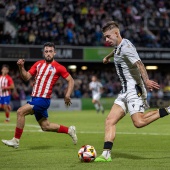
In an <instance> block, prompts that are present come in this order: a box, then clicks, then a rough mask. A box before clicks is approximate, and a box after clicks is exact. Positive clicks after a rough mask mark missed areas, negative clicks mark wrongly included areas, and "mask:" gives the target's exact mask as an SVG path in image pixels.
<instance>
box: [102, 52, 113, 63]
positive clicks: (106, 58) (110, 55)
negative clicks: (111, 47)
mask: <svg viewBox="0 0 170 170" xmlns="http://www.w3.org/2000/svg"><path fill="white" fill-rule="evenodd" d="M111 57H114V51H112V52H111V53H109V54H108V55H107V56H106V57H104V59H103V63H104V64H107V63H109V62H110V58H111Z"/></svg>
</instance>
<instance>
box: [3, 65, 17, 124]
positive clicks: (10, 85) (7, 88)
mask: <svg viewBox="0 0 170 170" xmlns="http://www.w3.org/2000/svg"><path fill="white" fill-rule="evenodd" d="M1 72H2V75H0V108H2V109H3V110H4V111H5V116H6V119H5V122H6V123H8V122H9V121H10V108H11V107H10V101H11V90H12V89H14V82H13V80H12V78H11V76H9V75H8V73H9V66H8V65H6V64H4V65H2V69H1Z"/></svg>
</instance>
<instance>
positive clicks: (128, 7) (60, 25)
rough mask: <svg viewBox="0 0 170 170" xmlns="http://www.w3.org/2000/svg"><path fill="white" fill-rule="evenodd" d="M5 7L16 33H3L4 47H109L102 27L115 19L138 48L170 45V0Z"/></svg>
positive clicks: (18, 0) (19, 0) (47, 0)
mask: <svg viewBox="0 0 170 170" xmlns="http://www.w3.org/2000/svg"><path fill="white" fill-rule="evenodd" d="M5 3H6V5H4V4H5ZM1 8H5V11H6V12H5V16H6V21H8V22H10V24H11V25H12V26H13V27H14V28H15V29H16V33H14V31H11V30H10V31H11V32H10V31H9V30H8V28H9V27H7V28H6V30H5V31H4V32H3V31H1V32H0V44H43V43H44V42H46V41H53V42H55V44H57V45H76V46H77V45H78V46H82V45H83V46H107V45H108V44H106V43H104V41H103V38H102V33H101V27H102V25H103V23H104V22H105V21H107V20H115V21H117V22H118V23H119V24H120V28H121V32H122V35H123V37H126V38H128V39H129V40H131V41H132V42H133V43H134V44H135V46H136V47H169V46H170V29H169V27H170V24H169V23H170V22H169V19H170V1H169V0H164V1H163V0H140V1H139V0H131V1H126V0H93V1H85V0H67V1H64V0H58V1H52V0H37V1H35V0H29V1H28V0H8V1H6V2H5V1H1Z"/></svg>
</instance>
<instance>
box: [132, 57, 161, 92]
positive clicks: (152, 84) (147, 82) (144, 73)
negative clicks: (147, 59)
mask: <svg viewBox="0 0 170 170" xmlns="http://www.w3.org/2000/svg"><path fill="white" fill-rule="evenodd" d="M135 64H136V66H137V67H138V69H139V71H140V74H141V76H142V79H143V81H144V83H145V85H146V87H147V88H148V89H149V90H150V91H152V90H153V89H159V88H160V86H159V84H158V83H157V82H155V81H152V80H150V79H149V76H148V73H147V71H146V69H145V66H144V64H143V63H142V61H141V60H138V61H136V62H135Z"/></svg>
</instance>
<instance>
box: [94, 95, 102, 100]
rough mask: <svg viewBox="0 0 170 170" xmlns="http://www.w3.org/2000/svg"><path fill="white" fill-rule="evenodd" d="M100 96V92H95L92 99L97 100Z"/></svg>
mask: <svg viewBox="0 0 170 170" xmlns="http://www.w3.org/2000/svg"><path fill="white" fill-rule="evenodd" d="M100 98H101V95H100V94H95V95H93V96H92V99H93V100H97V101H98V100H100Z"/></svg>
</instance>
